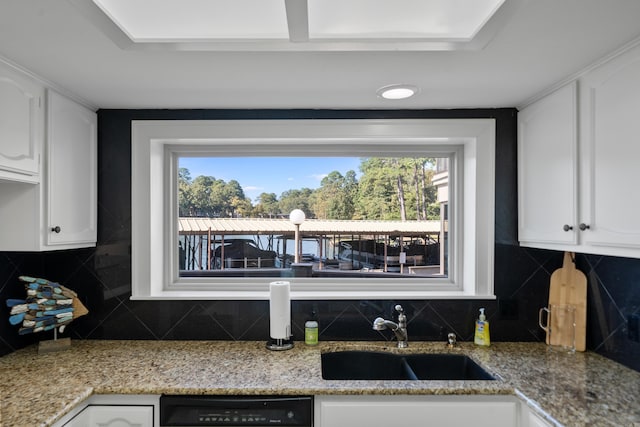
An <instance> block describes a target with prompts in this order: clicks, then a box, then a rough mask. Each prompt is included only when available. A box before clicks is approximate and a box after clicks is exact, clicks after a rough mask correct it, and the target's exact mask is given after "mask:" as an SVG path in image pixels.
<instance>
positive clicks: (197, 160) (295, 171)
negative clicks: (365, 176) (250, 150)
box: [179, 157, 360, 201]
mask: <svg viewBox="0 0 640 427" xmlns="http://www.w3.org/2000/svg"><path fill="white" fill-rule="evenodd" d="M359 165H360V158H358V157H232V158H229V157H181V158H180V164H179V167H181V168H187V169H189V172H190V173H191V178H192V179H194V178H196V177H197V176H199V175H205V176H212V177H214V178H216V179H222V180H224V181H226V182H229V181H231V180H232V179H235V180H236V181H238V182H239V183H240V185H241V186H242V188H243V190H244V193H245V195H246V196H247V197H249V198H250V199H251V200H252V201H255V199H256V198H257V197H258V196H259V195H260V193H275V194H276V196H278V198H279V197H280V194H282V192H284V191H286V190H291V189H300V188H304V187H306V188H312V189H313V188H318V187H320V181H321V180H322V178H324V177H325V176H327V174H329V172H332V171H334V170H337V171H338V172H340V173H341V174H342V175H344V174H345V173H346V172H347V171H349V170H353V171H355V172H356V174H357V175H358V176H359V175H360V172H359V170H358V166H359Z"/></svg>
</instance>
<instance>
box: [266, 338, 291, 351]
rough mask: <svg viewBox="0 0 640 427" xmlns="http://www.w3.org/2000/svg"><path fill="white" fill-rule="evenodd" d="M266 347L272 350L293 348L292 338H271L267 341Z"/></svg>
mask: <svg viewBox="0 0 640 427" xmlns="http://www.w3.org/2000/svg"><path fill="white" fill-rule="evenodd" d="M267 348H268V349H269V350H274V351H282V350H290V349H292V348H293V339H291V338H289V339H284V338H271V339H270V340H269V341H267Z"/></svg>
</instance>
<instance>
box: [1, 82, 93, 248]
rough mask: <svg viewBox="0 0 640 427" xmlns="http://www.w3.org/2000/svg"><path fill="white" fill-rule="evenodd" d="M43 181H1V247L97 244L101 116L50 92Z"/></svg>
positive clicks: (43, 156) (52, 246) (48, 95)
mask: <svg viewBox="0 0 640 427" xmlns="http://www.w3.org/2000/svg"><path fill="white" fill-rule="evenodd" d="M43 148H44V150H43V155H42V158H43V162H42V174H41V179H40V183H38V184H36V185H33V184H26V183H22V182H11V181H6V180H5V181H2V180H0V219H1V221H0V251H50V250H57V249H73V248H82V247H89V246H95V243H96V237H97V231H96V230H97V226H96V223H97V172H96V167H97V153H96V151H97V118H96V114H95V113H94V112H92V111H90V110H88V109H86V108H85V107H83V106H81V105H79V104H77V103H75V102H73V101H71V100H69V99H67V98H65V97H63V96H61V95H59V94H57V93H55V92H53V91H48V92H47V124H46V138H45V144H44V146H43Z"/></svg>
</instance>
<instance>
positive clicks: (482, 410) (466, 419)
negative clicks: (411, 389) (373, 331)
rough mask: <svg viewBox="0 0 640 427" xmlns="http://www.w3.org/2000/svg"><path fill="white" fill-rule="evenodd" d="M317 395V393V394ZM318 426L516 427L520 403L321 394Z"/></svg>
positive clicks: (492, 400) (467, 399)
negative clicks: (322, 395)
mask: <svg viewBox="0 0 640 427" xmlns="http://www.w3.org/2000/svg"><path fill="white" fill-rule="evenodd" d="M316 399H318V397H316ZM316 412H319V413H317V414H316V423H315V424H314V425H316V426H317V427H353V426H366V427H389V426H394V425H402V426H403V427H425V426H432V427H468V426H473V427H514V426H517V425H518V421H517V403H516V402H514V401H499V400H497V399H482V398H477V399H473V398H466V397H463V396H457V397H456V398H451V399H430V398H428V397H427V398H425V397H415V396H402V397H393V398H391V397H381V396H369V397H361V398H353V397H348V396H338V397H329V398H325V397H323V398H321V399H320V402H319V409H318V410H317V411H316Z"/></svg>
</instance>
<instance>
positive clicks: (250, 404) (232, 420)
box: [160, 395, 313, 427]
mask: <svg viewBox="0 0 640 427" xmlns="http://www.w3.org/2000/svg"><path fill="white" fill-rule="evenodd" d="M273 425H278V426H290V427H311V426H312V425H313V397H312V396H170V395H163V396H161V397H160V426H161V427H174V426H181V427H196V426H205V427H206V426H229V427H236V426H254V427H262V426H273Z"/></svg>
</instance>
